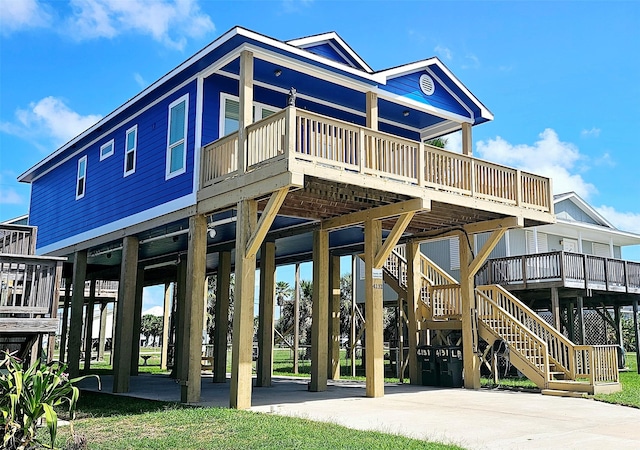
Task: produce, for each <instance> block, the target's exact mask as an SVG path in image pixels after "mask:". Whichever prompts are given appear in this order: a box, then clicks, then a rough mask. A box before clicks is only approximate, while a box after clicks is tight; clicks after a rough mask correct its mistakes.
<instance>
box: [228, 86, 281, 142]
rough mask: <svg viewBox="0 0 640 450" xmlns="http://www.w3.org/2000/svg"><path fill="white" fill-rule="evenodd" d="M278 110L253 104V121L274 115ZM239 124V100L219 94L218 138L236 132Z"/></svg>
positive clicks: (260, 104) (261, 104)
mask: <svg viewBox="0 0 640 450" xmlns="http://www.w3.org/2000/svg"><path fill="white" fill-rule="evenodd" d="M277 110H278V108H274V107H273V106H269V105H265V104H263V103H257V102H253V120H254V122H257V121H258V120H261V119H265V118H267V117H269V116H270V115H271V114H274V113H275V112H276V111H277ZM239 123H240V100H239V99H238V97H235V96H233V95H229V94H225V93H221V94H220V137H222V136H226V135H227V134H229V133H233V132H234V131H238V124H239Z"/></svg>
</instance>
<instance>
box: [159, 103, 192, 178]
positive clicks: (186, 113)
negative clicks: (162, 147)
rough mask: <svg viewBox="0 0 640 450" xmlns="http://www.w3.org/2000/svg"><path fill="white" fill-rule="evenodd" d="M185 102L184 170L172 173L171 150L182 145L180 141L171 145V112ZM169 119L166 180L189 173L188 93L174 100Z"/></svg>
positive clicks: (170, 106)
mask: <svg viewBox="0 0 640 450" xmlns="http://www.w3.org/2000/svg"><path fill="white" fill-rule="evenodd" d="M182 102H184V137H183V138H182V139H181V141H182V144H183V152H182V168H180V169H178V170H176V171H174V172H171V150H172V149H173V148H175V147H177V146H178V145H180V140H178V141H176V142H174V143H173V144H171V142H170V140H171V110H172V109H173V108H175V107H176V106H178V105H179V104H180V103H182ZM168 109H169V112H168V114H169V117H168V120H167V150H166V160H165V170H164V179H165V181H166V180H169V179H171V178H173V177H177V176H178V175H182V174H183V173H185V172H186V171H187V142H188V139H187V130H188V129H189V93H188V92H187V93H186V94H184V95H183V96H182V97H180V98H178V99H176V100H174V101H173V102H171V104H170V105H169V108H168Z"/></svg>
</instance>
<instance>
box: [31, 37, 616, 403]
mask: <svg viewBox="0 0 640 450" xmlns="http://www.w3.org/2000/svg"><path fill="white" fill-rule="evenodd" d="M492 119H493V116H492V114H491V113H490V112H489V110H488V109H487V108H486V107H485V106H484V105H483V104H482V103H481V102H480V101H479V100H478V99H477V98H476V97H475V96H474V95H473V94H472V93H471V92H470V91H469V90H468V89H467V88H466V87H465V86H464V85H463V84H462V83H461V82H460V80H458V79H457V78H456V77H455V76H454V75H453V74H452V73H451V71H450V70H449V69H448V68H447V67H446V66H445V65H444V64H443V63H442V62H441V61H440V60H438V59H437V58H430V59H425V60H422V61H417V62H413V63H410V64H406V65H402V66H399V67H394V68H390V69H385V70H381V71H374V70H373V69H372V68H371V67H369V66H368V65H367V64H366V62H365V61H364V60H363V59H362V58H361V57H360V56H359V55H358V54H357V53H355V52H354V51H353V50H352V49H351V48H350V47H349V46H348V45H347V44H346V43H345V42H344V41H343V40H342V39H341V38H340V37H339V36H338V35H337V34H335V33H326V34H322V35H317V36H310V37H306V38H302V39H295V40H291V41H286V42H285V41H280V40H277V39H274V38H271V37H267V36H264V35H261V34H258V33H256V32H253V31H250V30H247V29H244V28H241V27H235V28H233V29H231V30H229V31H228V32H226V33H224V34H223V35H222V36H220V37H219V38H218V39H216V40H215V41H214V42H212V43H211V44H209V45H208V46H207V47H205V48H204V49H202V50H201V51H199V52H198V53H196V54H195V55H193V56H192V57H190V58H189V59H187V60H186V61H185V62H184V63H182V64H180V65H179V66H178V67H176V68H175V69H173V70H172V71H170V72H169V73H167V74H166V75H165V76H163V77H162V78H160V79H159V80H157V81H156V82H154V83H153V84H152V85H150V86H149V87H148V88H146V89H145V90H143V91H142V92H140V93H139V94H138V95H136V96H135V97H133V98H132V99H131V100H129V101H127V102H126V103H125V104H123V105H122V106H121V107H119V108H118V109H116V110H115V111H113V112H112V113H110V114H108V115H107V116H105V117H104V118H103V119H102V120H101V121H100V122H98V123H97V124H96V125H94V126H92V127H91V128H89V129H88V130H86V131H85V132H83V133H82V134H80V135H79V136H77V137H75V138H74V139H72V140H71V141H69V142H68V143H67V144H65V145H64V146H62V147H61V148H59V149H58V150H56V151H55V152H53V153H52V154H51V155H49V156H48V157H47V158H45V159H44V160H42V161H41V162H39V163H38V164H36V165H35V166H34V167H32V168H30V169H29V170H27V171H26V172H25V173H24V174H22V175H21V176H20V180H21V181H23V182H27V183H31V185H32V194H31V207H30V218H29V220H30V224H31V225H35V226H38V230H39V231H38V242H37V251H38V252H39V253H40V254H46V255H55V256H66V257H68V258H69V259H70V260H71V261H73V262H72V265H73V267H72V271H71V273H72V277H71V278H72V280H71V283H72V284H73V285H84V283H85V280H87V279H94V278H98V279H105V280H118V281H119V290H118V296H117V299H118V300H117V313H116V327H115V336H114V338H115V343H114V354H113V364H114V391H116V392H126V391H128V390H129V380H130V376H131V374H132V373H133V374H134V375H135V373H136V370H137V369H136V368H137V354H136V352H137V345H136V344H137V343H135V344H134V343H133V342H134V340H133V339H132V336H134V334H135V332H136V330H138V329H139V326H140V312H141V298H142V294H141V293H142V286H144V285H151V284H162V283H166V282H174V281H175V282H177V289H176V300H177V301H176V302H175V305H176V307H175V314H174V318H175V320H174V322H175V324H176V325H175V355H174V360H175V363H176V371H177V377H178V379H179V380H180V384H181V389H182V400H183V401H188V402H195V401H198V399H199V397H200V386H201V381H200V376H201V374H200V362H201V361H200V358H201V344H202V323H203V309H204V307H203V292H204V287H205V277H206V276H207V275H209V274H214V273H215V274H216V276H217V279H218V283H217V286H218V292H217V295H216V297H217V303H216V308H217V311H216V317H218V318H219V317H226V314H225V312H226V310H227V308H228V300H229V277H230V273H231V272H232V271H234V272H235V296H234V319H233V342H232V361H231V367H232V369H231V390H230V405H231V406H232V407H237V408H247V407H249V406H250V404H251V390H252V373H251V370H252V334H253V319H254V314H256V311H254V287H255V281H256V280H255V274H256V268H257V267H260V299H259V302H260V303H259V305H260V307H259V312H258V315H259V332H258V333H259V346H260V349H259V359H258V361H257V380H256V385H257V386H268V385H270V383H271V367H272V351H271V349H272V345H273V312H274V272H275V266H276V265H277V264H283V263H291V262H296V261H309V260H312V261H313V267H314V269H313V270H314V277H313V278H314V295H313V326H312V349H311V354H312V368H311V382H310V390H312V391H322V390H324V389H326V386H327V379H328V378H336V377H339V358H338V356H339V352H338V351H339V323H338V319H337V314H338V311H339V296H337V295H334V291H333V290H332V289H331V287H332V286H335V284H334V283H335V282H334V281H332V280H336V279H339V266H338V264H336V263H335V262H336V260H337V258H338V257H339V256H341V255H348V254H360V253H363V254H364V261H365V264H366V270H365V286H366V292H365V318H366V323H367V325H366V326H367V332H366V338H365V346H366V349H367V358H366V378H367V382H366V393H367V395H368V396H370V397H378V396H381V395H383V393H384V384H383V355H382V352H383V338H382V330H381V328H382V285H383V282H382V279H383V276H385V275H384V274H385V273H387V275H386V276H388V273H391V272H390V270H389V269H388V268H386V269H385V267H386V266H389V267H390V263H389V262H388V261H389V257H390V255H391V256H392V255H394V254H396V253H398V251H399V250H394V249H395V248H396V246H397V245H399V244H401V245H403V246H404V247H402V248H404V249H405V250H404V255H405V256H404V261H405V262H407V264H405V265H404V266H403V267H404V272H403V271H396V276H397V277H398V278H397V279H398V280H399V282H402V283H404V286H405V290H406V292H407V295H406V296H407V302H406V303H407V317H408V329H409V333H408V334H409V342H408V346H409V348H410V349H411V350H412V351H410V352H409V355H410V364H409V367H410V372H411V374H410V378H411V381H412V382H413V383H419V382H420V374H419V366H418V364H417V361H416V347H417V346H418V344H419V332H420V329H421V328H425V327H428V326H430V325H431V324H433V323H434V322H436V321H440V320H441V319H443V318H442V317H441V316H440V315H438V314H439V313H437V311H440V310H439V309H438V308H440V307H441V306H442V305H444V304H445V303H446V305H448V306H447V308H448V310H449V311H450V313H451V314H450V317H446V318H445V319H446V320H448V321H450V322H451V323H453V322H454V321H456V322H457V323H458V325H457V326H458V328H460V329H461V332H462V341H463V354H464V372H465V386H466V387H468V388H477V387H479V369H478V368H479V364H480V360H479V358H478V357H477V355H476V350H477V343H478V333H479V332H480V331H481V330H484V331H482V333H484V334H483V335H484V336H485V337H487V338H488V339H490V340H491V339H496V336H503V335H504V334H505V333H507V331H508V330H507V329H508V328H509V327H521V326H522V324H520V323H519V322H517V319H516V318H514V317H513V316H511V315H508V314H504V313H503V311H504V306H505V305H504V302H506V301H507V300H506V299H508V301H509V302H516V301H517V300H515V299H512V297H507V296H506V294H505V295H503V291H502V290H496V289H498V288H495V287H486V288H485V290H484V291H479V290H477V289H476V288H475V286H474V275H475V274H476V273H477V271H478V270H479V269H480V268H481V267H482V265H483V264H484V262H485V259H486V257H487V256H488V255H489V253H490V252H491V250H492V249H493V247H494V245H495V244H497V243H498V242H499V241H500V238H501V237H502V236H503V234H504V233H505V232H506V230H508V229H511V228H521V227H524V226H540V225H544V224H549V223H553V222H554V216H553V201H552V195H551V190H550V180H549V179H548V178H545V177H543V176H538V175H535V174H531V173H527V172H523V171H520V170H516V169H513V168H509V167H505V166H501V165H498V164H494V163H491V162H488V161H483V160H480V159H477V158H475V157H473V156H472V154H471V153H472V152H471V142H472V134H471V133H472V127H473V126H476V125H480V124H482V123H484V122H486V121H489V120H492ZM455 130H462V135H463V154H456V153H452V152H448V151H445V150H442V149H439V148H435V147H432V146H429V145H426V144H424V141H425V140H427V139H430V138H433V137H437V136H440V135H443V134H445V133H448V132H451V131H455ZM479 232H489V233H490V238H489V239H488V240H487V242H486V243H485V244H484V245H483V247H482V248H481V250H480V251H479V252H477V253H476V254H473V253H472V252H471V251H470V250H471V249H470V248H469V247H468V246H461V247H460V261H461V280H462V283H460V284H459V285H457V287H455V286H454V287H452V286H446V287H441V290H442V291H444V290H446V292H447V293H448V296H444V295H442V294H438V295H436V294H435V291H434V289H436V288H437V287H438V286H436V285H435V284H434V283H438V282H444V281H448V280H447V279H446V277H440V278H438V277H433V276H431V275H432V274H436V273H438V274H439V273H440V272H439V271H438V270H437V269H435V268H433V267H432V265H430V263H429V262H427V260H426V259H425V258H423V256H422V255H421V253H420V251H419V243H420V242H422V241H423V240H425V239H429V238H430V237H433V236H434V235H438V236H440V235H442V234H445V233H451V234H455V235H463V236H466V235H467V234H474V233H479ZM396 267H398V266H397V265H396ZM427 275H429V277H426V276H427ZM425 280H426V281H425ZM425 283H426V284H425ZM407 286H408V287H407ZM492 289H493V290H492ZM494 292H497V293H498V294H499V295H498V294H496V295H494ZM504 292H506V291H504ZM71 297H72V299H71V306H70V327H69V339H68V343H69V344H68V355H67V358H68V361H69V364H70V368H71V370H72V371H74V370H77V369H78V365H79V355H80V350H81V349H80V331H79V330H81V328H82V327H81V321H82V303H83V300H82V299H81V297H83V295H81V294H80V290H78V295H76V294H75V293H73V294H72V295H71ZM435 299H438V300H437V301H438V308H436V307H435V305H434V302H435V301H436V300H435ZM443 302H444V303H443ZM478 308H481V309H482V311H483V314H482V315H480V316H476V315H475V314H472V313H471V312H472V311H476V310H477V309H478ZM330 317H331V319H330ZM476 317H479V319H478V320H476ZM449 319H451V320H449ZM505 327H507V328H505ZM522 333H529V334H527V336H529V335H530V334H531V335H532V336H533V335H534V332H533V331H531V330H530V329H528V328H527V331H526V332H525V331H522ZM226 336H227V325H226V320H222V321H218V322H217V323H216V343H215V344H214V345H215V351H214V381H225V367H226ZM543 339H545V338H544V337H535V338H528V341H527V342H528V343H526V344H521V342H520V341H518V342H517V343H516V342H514V344H513V345H514V348H516V347H519V346H522V345H525V346H526V345H529V343H531V342H534V341H535V344H531V345H534V346H535V349H534V350H531V349H529V348H528V349H524V347H523V348H522V351H521V352H520V353H519V354H520V355H521V359H522V360H523V361H526V363H523V364H528V366H529V367H531V370H530V372H531V374H532V375H531V376H532V377H535V378H536V380H537V381H538V382H539V383H540V384H541V385H543V386H545V387H553V386H552V384H553V383H556V384H558V383H559V381H557V380H556V377H555V375H554V372H558V369H557V368H556V369H555V370H552V369H553V367H552V364H553V363H552V362H550V361H556V360H557V359H558V358H560V357H559V356H557V357H556V356H551V357H550V356H549V355H550V354H551V352H552V350H551V347H550V346H548V344H547V343H546V341H544V340H543ZM531 345H529V346H531ZM587 351H591V352H592V351H593V349H588V350H587ZM608 351H609V350H608V349H604V350H603V351H602V354H600V353H598V354H595V355H592V358H591V359H589V360H588V362H586V363H585V361H586V360H584V359H579V358H582V356H580V355H578V354H577V353H575V352H573V349H571V352H573V353H571V354H569V353H567V360H565V361H564V363H565V365H566V367H565V369H566V370H565V372H563V375H566V376H567V377H570V376H574V378H575V376H577V375H579V376H584V377H586V378H587V379H588V380H589V382H588V383H585V385H586V386H587V389H590V390H592V391H593V390H594V389H596V388H597V387H598V386H608V388H609V389H611V388H612V386H613V388H615V387H616V386H618V384H617V367H614V366H612V365H611V364H610V361H609V359H608V353H607V352H608ZM525 355H531V356H525ZM550 358H551V359H550ZM554 358H555V359H554ZM560 359H561V358H560ZM578 360H579V365H576V364H577V363H576V361H578ZM132 362H133V364H132ZM578 367H579V368H580V369H579V370H578V369H577V368H578ZM601 369H602V370H601ZM567 384H568V383H567Z"/></svg>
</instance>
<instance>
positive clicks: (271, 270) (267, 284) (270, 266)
mask: <svg viewBox="0 0 640 450" xmlns="http://www.w3.org/2000/svg"><path fill="white" fill-rule="evenodd" d="M275 289H276V243H275V242H263V244H262V247H261V250H260V315H259V318H258V362H257V365H256V386H260V387H269V386H271V375H272V370H273V333H274V327H273V319H274V307H275V303H274V298H275Z"/></svg>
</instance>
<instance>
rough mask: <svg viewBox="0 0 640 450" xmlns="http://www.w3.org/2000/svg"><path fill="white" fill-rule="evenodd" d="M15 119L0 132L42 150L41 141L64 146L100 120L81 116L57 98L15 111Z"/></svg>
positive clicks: (4, 124) (6, 124)
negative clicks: (28, 142)
mask: <svg viewBox="0 0 640 450" xmlns="http://www.w3.org/2000/svg"><path fill="white" fill-rule="evenodd" d="M15 115H16V120H17V121H16V122H14V123H8V122H3V123H0V131H3V132H5V133H9V134H13V135H15V136H19V137H21V138H24V139H27V140H29V141H32V142H33V143H34V144H35V145H38V146H39V147H43V148H46V144H45V145H43V144H42V142H41V141H42V140H47V141H49V142H48V143H49V144H53V145H56V146H58V145H61V144H64V143H65V142H67V141H68V140H69V139H71V138H73V137H75V136H77V135H78V134H80V133H81V132H83V131H84V130H86V129H87V128H89V127H90V126H91V125H93V124H95V123H96V122H97V121H98V120H100V118H101V116H99V115H93V114H90V115H87V116H82V115H80V114H78V113H77V112H75V111H73V110H71V109H70V108H69V107H68V106H67V105H66V104H65V103H64V101H63V100H62V99H60V98H56V97H45V98H43V99H42V100H40V101H38V102H36V103H31V104H30V105H29V107H28V108H27V109H18V110H16V113H15ZM49 150H50V149H49Z"/></svg>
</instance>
